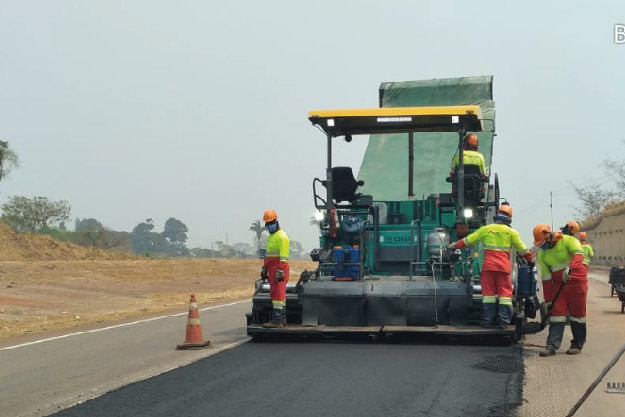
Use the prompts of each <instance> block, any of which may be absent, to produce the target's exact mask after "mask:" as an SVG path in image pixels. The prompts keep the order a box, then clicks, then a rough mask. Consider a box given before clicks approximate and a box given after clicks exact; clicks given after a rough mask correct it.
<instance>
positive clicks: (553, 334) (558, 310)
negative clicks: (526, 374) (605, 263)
mask: <svg viewBox="0 0 625 417" xmlns="http://www.w3.org/2000/svg"><path fill="white" fill-rule="evenodd" d="M533 233H534V245H535V246H537V247H539V248H540V250H539V252H538V256H537V259H538V264H539V266H540V274H541V277H542V282H543V294H544V298H545V301H546V302H547V303H549V304H548V306H549V307H548V308H550V310H551V315H550V318H549V335H548V336H547V343H546V347H545V349H544V350H543V351H541V352H540V356H553V355H555V354H556V351H557V350H558V349H559V348H560V345H561V344H562V336H563V335H564V327H565V326H566V317H567V313H568V315H569V317H570V319H571V333H573V340H572V341H571V347H570V348H569V349H568V350H567V351H566V353H567V354H568V355H576V354H578V353H581V351H582V348H583V347H584V343H586V295H587V294H588V281H587V279H586V268H585V267H584V265H583V261H584V251H583V250H582V245H581V244H580V243H579V241H578V240H577V239H576V238H574V237H573V236H570V235H565V234H563V233H560V232H558V233H553V232H552V231H551V227H549V225H547V224H538V225H536V226H535V227H534V230H533ZM560 288H561V289H560ZM558 289H560V292H559V294H557V293H558ZM556 294H557V298H555V297H556Z"/></svg>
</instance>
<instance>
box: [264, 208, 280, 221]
mask: <svg viewBox="0 0 625 417" xmlns="http://www.w3.org/2000/svg"><path fill="white" fill-rule="evenodd" d="M277 218H278V214H277V213H276V211H275V210H265V213H263V221H264V222H265V223H269V222H272V221H274V220H276V219H277Z"/></svg>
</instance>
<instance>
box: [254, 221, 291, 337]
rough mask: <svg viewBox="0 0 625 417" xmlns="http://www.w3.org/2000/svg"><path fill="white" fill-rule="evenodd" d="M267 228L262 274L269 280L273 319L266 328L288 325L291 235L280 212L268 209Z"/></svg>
mask: <svg viewBox="0 0 625 417" xmlns="http://www.w3.org/2000/svg"><path fill="white" fill-rule="evenodd" d="M263 221H264V222H265V228H267V231H268V232H269V237H268V238H267V249H266V251H265V261H264V263H263V268H262V269H261V272H260V276H261V278H263V279H266V280H268V281H269V295H270V297H271V304H272V308H273V309H272V314H271V320H270V321H269V322H267V323H263V327H265V328H281V327H284V326H286V283H287V282H288V281H289V237H288V236H287V234H286V233H285V232H284V230H282V229H280V224H279V223H278V214H277V213H276V212H275V210H266V211H265V213H264V214H263Z"/></svg>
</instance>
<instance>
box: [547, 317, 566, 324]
mask: <svg viewBox="0 0 625 417" xmlns="http://www.w3.org/2000/svg"><path fill="white" fill-rule="evenodd" d="M549 323H566V316H551V317H549Z"/></svg>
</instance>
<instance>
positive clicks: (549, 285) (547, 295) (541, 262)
mask: <svg viewBox="0 0 625 417" xmlns="http://www.w3.org/2000/svg"><path fill="white" fill-rule="evenodd" d="M536 260H537V261H538V266H539V267H540V277H541V280H542V282H543V299H544V300H545V301H546V302H548V303H549V302H551V300H552V299H553V280H552V279H551V267H550V266H549V265H547V263H546V262H545V251H544V250H541V251H540V252H538V256H536Z"/></svg>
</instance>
